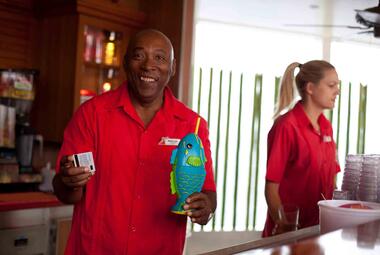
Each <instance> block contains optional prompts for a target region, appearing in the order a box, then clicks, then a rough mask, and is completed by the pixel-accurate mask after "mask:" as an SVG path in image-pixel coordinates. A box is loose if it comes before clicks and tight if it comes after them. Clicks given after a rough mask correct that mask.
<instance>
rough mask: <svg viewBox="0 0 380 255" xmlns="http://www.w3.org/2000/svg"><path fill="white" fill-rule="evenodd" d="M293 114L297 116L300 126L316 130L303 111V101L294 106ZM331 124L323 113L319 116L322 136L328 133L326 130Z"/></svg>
mask: <svg viewBox="0 0 380 255" xmlns="http://www.w3.org/2000/svg"><path fill="white" fill-rule="evenodd" d="M293 112H294V114H295V115H296V118H297V120H298V123H299V124H301V125H302V126H304V127H310V128H312V129H314V128H313V125H312V124H311V122H310V120H309V118H308V117H307V115H306V112H305V110H304V109H303V106H302V103H301V100H300V101H298V102H297V104H296V105H295V106H294V108H293ZM329 123H330V122H329V121H328V119H327V118H326V117H325V115H324V114H323V113H321V115H319V117H318V124H319V127H320V129H321V134H324V133H326V130H327V129H328V127H329Z"/></svg>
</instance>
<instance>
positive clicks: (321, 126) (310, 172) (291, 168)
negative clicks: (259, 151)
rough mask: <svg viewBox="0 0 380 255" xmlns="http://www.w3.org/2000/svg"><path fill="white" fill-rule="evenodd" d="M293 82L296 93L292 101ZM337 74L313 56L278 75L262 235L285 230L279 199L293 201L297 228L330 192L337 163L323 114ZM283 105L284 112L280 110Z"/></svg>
mask: <svg viewBox="0 0 380 255" xmlns="http://www.w3.org/2000/svg"><path fill="white" fill-rule="evenodd" d="M296 68H298V69H299V72H298V74H297V75H296V77H295V85H296V88H297V91H298V94H299V95H300V97H301V99H300V100H299V101H298V102H296V104H295V106H294V107H292V106H293V105H294V104H293V102H295V100H294V99H295V93H294V71H295V69H296ZM338 95H339V79H338V75H337V73H336V71H335V68H334V66H332V65H331V64H330V63H328V62H326V61H320V60H313V61H309V62H307V63H305V64H300V63H297V62H295V63H292V64H290V65H289V66H288V67H287V69H286V71H285V73H284V75H283V78H282V82H281V88H280V95H279V100H278V106H277V109H276V112H275V115H274V119H275V122H274V124H273V126H272V128H271V130H270V131H269V134H268V158H267V172H266V184H265V197H266V201H267V204H268V215H267V220H266V223H265V227H264V230H263V237H266V236H271V235H273V234H280V233H283V232H284V231H285V229H284V227H285V225H284V222H283V221H282V220H280V218H279V214H278V212H279V208H280V207H281V205H283V204H292V205H295V206H297V207H298V208H299V209H300V211H299V224H298V227H299V228H304V227H308V226H313V225H316V224H318V223H319V210H318V205H317V203H318V201H319V200H321V199H323V196H324V197H325V198H327V199H331V198H332V193H333V190H334V178H335V175H336V173H337V172H339V170H340V168H339V165H338V163H337V161H336V148H335V143H334V140H333V134H332V127H331V124H330V122H329V121H328V120H327V119H326V117H325V116H324V115H323V111H324V110H325V109H332V108H333V107H334V103H335V99H336V97H337V96H338ZM284 110H288V112H287V113H285V114H282V113H283V111H284Z"/></svg>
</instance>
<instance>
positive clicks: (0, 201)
mask: <svg viewBox="0 0 380 255" xmlns="http://www.w3.org/2000/svg"><path fill="white" fill-rule="evenodd" d="M60 205H63V204H62V203H61V202H60V201H59V200H58V199H57V197H56V196H55V195H54V194H52V193H44V192H21V193H0V212H3V211H11V210H19V209H30V208H41V207H53V206H60Z"/></svg>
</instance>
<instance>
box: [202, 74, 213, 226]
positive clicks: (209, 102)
mask: <svg viewBox="0 0 380 255" xmlns="http://www.w3.org/2000/svg"><path fill="white" fill-rule="evenodd" d="M212 74H213V69H212V68H210V86H209V89H208V106H207V125H208V127H209V128H210V120H211V98H212ZM201 230H203V225H202V226H201Z"/></svg>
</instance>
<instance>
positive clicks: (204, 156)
mask: <svg viewBox="0 0 380 255" xmlns="http://www.w3.org/2000/svg"><path fill="white" fill-rule="evenodd" d="M201 158H202V162H203V163H206V162H207V158H206V155H205V150H204V149H203V148H202V149H201Z"/></svg>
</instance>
